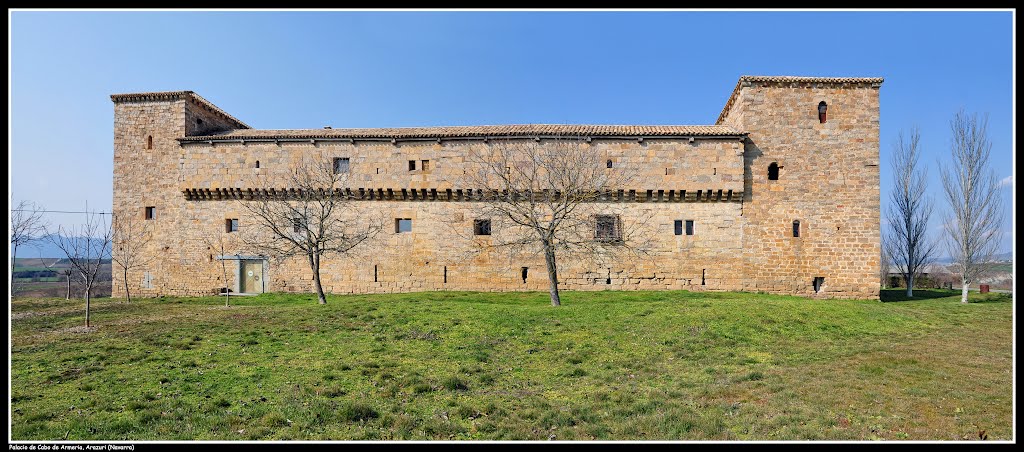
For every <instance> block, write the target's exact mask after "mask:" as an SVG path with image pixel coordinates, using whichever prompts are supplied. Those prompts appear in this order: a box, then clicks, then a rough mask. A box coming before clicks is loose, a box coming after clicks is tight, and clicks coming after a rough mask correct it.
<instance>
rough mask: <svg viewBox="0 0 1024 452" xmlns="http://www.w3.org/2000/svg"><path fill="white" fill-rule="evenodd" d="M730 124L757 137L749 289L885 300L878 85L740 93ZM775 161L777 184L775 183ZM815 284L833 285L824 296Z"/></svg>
mask: <svg viewBox="0 0 1024 452" xmlns="http://www.w3.org/2000/svg"><path fill="white" fill-rule="evenodd" d="M821 101H825V102H826V103H827V105H828V113H827V121H826V122H825V123H824V124H822V123H820V122H819V120H818V103H819V102H821ZM723 122H724V123H725V124H727V125H731V126H733V127H735V128H737V129H740V130H744V131H746V132H748V133H749V140H748V141H747V143H746V145H745V150H744V166H745V167H746V168H747V170H746V172H747V176H746V188H745V199H746V201H745V202H744V204H743V213H742V215H743V220H744V228H743V229H744V230H743V253H744V259H745V261H746V268H745V270H744V273H745V275H746V279H745V281H746V284H745V285H744V289H745V290H749V291H757V292H771V293H787V294H799V295H806V296H813V297H821V298H872V299H877V298H878V291H879V283H878V277H877V275H878V266H879V254H880V233H879V228H880V224H879V175H878V158H879V157H878V149H879V103H878V86H877V85H876V86H872V85H870V84H863V83H862V84H852V85H827V84H820V85H814V84H807V83H796V84H779V83H757V82H755V83H751V84H748V85H747V86H743V87H742V88H741V90H740V93H739V96H738V98H737V99H736V101H735V104H734V106H733V109H732V111H731V112H730V114H729V115H728V116H727V117H726V118H725V120H724V121H723ZM772 162H776V163H777V164H778V165H779V167H780V170H779V178H778V180H769V179H768V167H769V165H770V164H771V163H772ZM794 220H798V221H800V229H801V230H800V236H799V237H793V221H794ZM815 277H823V278H825V279H824V284H823V286H822V288H821V291H820V292H819V293H815V292H814V289H813V281H814V278H815Z"/></svg>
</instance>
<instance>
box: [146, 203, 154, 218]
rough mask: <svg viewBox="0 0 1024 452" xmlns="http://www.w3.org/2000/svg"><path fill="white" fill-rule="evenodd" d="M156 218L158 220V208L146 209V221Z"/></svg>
mask: <svg viewBox="0 0 1024 452" xmlns="http://www.w3.org/2000/svg"><path fill="white" fill-rule="evenodd" d="M154 218H156V207H153V206H150V207H146V219H147V220H152V219H154Z"/></svg>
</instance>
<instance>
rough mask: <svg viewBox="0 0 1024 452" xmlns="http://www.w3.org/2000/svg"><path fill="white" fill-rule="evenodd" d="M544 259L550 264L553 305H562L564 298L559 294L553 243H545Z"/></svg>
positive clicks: (549, 274)
mask: <svg viewBox="0 0 1024 452" xmlns="http://www.w3.org/2000/svg"><path fill="white" fill-rule="evenodd" d="M544 248H545V249H544V261H545V262H546V263H547V266H548V281H549V282H550V292H551V306H561V305H562V299H561V298H560V297H559V296H558V265H557V264H556V263H555V251H554V250H552V249H551V245H549V244H545V245H544Z"/></svg>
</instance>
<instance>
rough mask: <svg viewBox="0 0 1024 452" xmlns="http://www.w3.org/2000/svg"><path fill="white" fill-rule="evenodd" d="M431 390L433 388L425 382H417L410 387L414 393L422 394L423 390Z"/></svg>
mask: <svg viewBox="0 0 1024 452" xmlns="http://www.w3.org/2000/svg"><path fill="white" fill-rule="evenodd" d="M433 390H434V388H432V387H431V386H430V385H428V384H426V383H418V384H416V385H415V386H413V387H412V392H414V393H416V394H423V393H425V392H430V391H433Z"/></svg>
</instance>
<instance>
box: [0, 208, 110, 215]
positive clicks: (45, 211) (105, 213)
mask: <svg viewBox="0 0 1024 452" xmlns="http://www.w3.org/2000/svg"><path fill="white" fill-rule="evenodd" d="M11 212H44V213H93V214H98V215H113V214H114V213H113V212H82V211H76V210H31V209H11Z"/></svg>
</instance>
